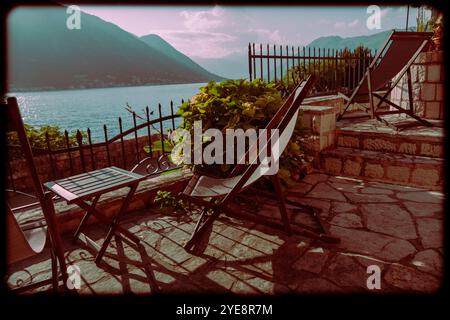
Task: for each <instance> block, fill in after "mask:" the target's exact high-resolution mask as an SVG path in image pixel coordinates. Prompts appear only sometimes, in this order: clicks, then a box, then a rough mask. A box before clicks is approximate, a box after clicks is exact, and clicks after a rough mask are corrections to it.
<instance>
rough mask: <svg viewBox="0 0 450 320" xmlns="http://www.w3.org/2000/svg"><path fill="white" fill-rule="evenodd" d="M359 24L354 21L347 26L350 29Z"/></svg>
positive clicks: (357, 21)
mask: <svg viewBox="0 0 450 320" xmlns="http://www.w3.org/2000/svg"><path fill="white" fill-rule="evenodd" d="M358 24H359V20H358V19H355V20H353V21H352V22H350V23H348V24H347V26H349V27H350V28H354V27H356V26H357V25H358Z"/></svg>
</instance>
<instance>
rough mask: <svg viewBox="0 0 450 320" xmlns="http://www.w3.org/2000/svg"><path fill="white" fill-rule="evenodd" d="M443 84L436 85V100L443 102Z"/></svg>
mask: <svg viewBox="0 0 450 320" xmlns="http://www.w3.org/2000/svg"><path fill="white" fill-rule="evenodd" d="M444 89H445V88H444V84H443V83H439V84H437V85H436V100H437V101H444Z"/></svg>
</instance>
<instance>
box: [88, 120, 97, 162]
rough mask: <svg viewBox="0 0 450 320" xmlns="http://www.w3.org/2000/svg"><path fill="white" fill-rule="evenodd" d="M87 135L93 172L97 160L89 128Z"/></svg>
mask: <svg viewBox="0 0 450 320" xmlns="http://www.w3.org/2000/svg"><path fill="white" fill-rule="evenodd" d="M87 134H88V142H89V153H90V154H91V167H92V170H95V168H96V165H95V159H94V149H93V147H92V139H91V129H89V128H87Z"/></svg>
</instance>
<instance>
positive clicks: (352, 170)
mask: <svg viewBox="0 0 450 320" xmlns="http://www.w3.org/2000/svg"><path fill="white" fill-rule="evenodd" d="M360 173H361V163H359V162H356V161H353V160H349V159H347V160H345V163H344V174H348V175H351V176H359V174H360Z"/></svg>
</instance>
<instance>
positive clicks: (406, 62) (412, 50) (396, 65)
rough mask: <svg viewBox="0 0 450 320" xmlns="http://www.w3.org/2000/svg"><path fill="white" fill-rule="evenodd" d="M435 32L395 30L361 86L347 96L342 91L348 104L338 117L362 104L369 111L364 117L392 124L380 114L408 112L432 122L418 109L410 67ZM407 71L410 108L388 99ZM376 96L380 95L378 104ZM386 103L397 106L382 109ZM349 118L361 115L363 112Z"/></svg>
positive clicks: (426, 123) (424, 121) (424, 122)
mask: <svg viewBox="0 0 450 320" xmlns="http://www.w3.org/2000/svg"><path fill="white" fill-rule="evenodd" d="M432 35H433V33H432V32H404V31H392V33H391V34H390V35H389V37H388V38H387V40H386V42H385V43H384V45H383V47H382V48H381V50H380V51H379V52H378V54H377V55H376V56H375V58H374V60H373V61H372V63H371V64H370V65H369V67H367V70H366V73H365V74H364V76H363V78H362V79H361V81H360V82H359V84H358V87H357V88H356V89H355V90H354V91H353V93H352V95H351V96H350V97H347V96H345V95H344V94H342V93H340V94H339V95H340V96H342V97H344V99H345V100H347V104H346V106H345V108H344V111H343V112H342V113H341V114H340V115H339V116H338V118H337V119H338V120H341V119H342V118H343V116H344V114H345V112H346V111H347V109H348V107H349V106H350V105H351V104H358V105H359V106H360V107H361V108H362V109H363V110H364V111H366V112H367V113H368V115H365V116H363V117H366V116H370V118H371V119H373V118H376V119H377V120H379V121H382V122H384V123H386V124H387V125H390V124H389V123H387V121H386V120H384V119H382V118H380V116H381V115H386V114H406V115H408V116H410V117H412V118H414V119H416V120H418V121H420V122H421V123H422V124H424V125H426V126H431V123H429V122H428V121H426V120H424V119H422V118H420V117H419V116H418V115H416V114H415V112H414V104H413V95H412V84H411V69H410V68H411V65H412V64H413V62H414V61H415V60H416V58H417V56H418V55H419V53H420V52H421V51H422V50H423V48H424V47H425V46H426V45H427V43H428V41H429V40H430V39H431V36H432ZM405 73H406V75H407V77H408V95H409V96H408V98H409V109H404V108H402V107H401V106H399V105H397V104H395V103H394V102H392V101H390V100H388V99H387V97H388V95H389V93H390V92H391V91H392V90H393V89H394V88H395V86H396V85H397V83H398V82H399V81H400V80H401V78H402V77H403V76H404V74H405ZM397 75H398V77H397V79H396V80H395V81H394V82H393V83H392V84H391V85H390V87H389V88H388V89H387V91H386V92H380V90H382V89H383V88H386V87H387V86H388V85H389V83H390V82H391V81H392V79H393V78H394V77H395V76H397ZM374 98H378V99H379V101H378V103H377V105H375V104H374V100H373V99H374ZM361 103H368V104H369V107H366V106H363V105H361ZM382 103H386V104H388V105H390V106H392V107H394V108H395V109H396V110H390V111H387V110H385V111H381V110H380V111H379V110H378V108H379V107H380V106H381V104H382ZM348 118H359V116H357V117H348Z"/></svg>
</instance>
